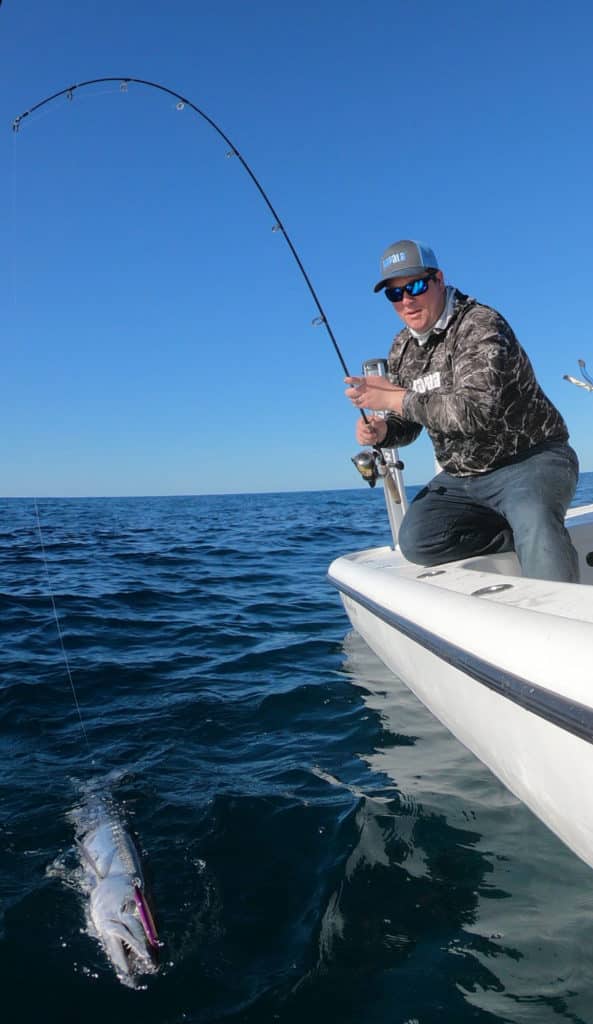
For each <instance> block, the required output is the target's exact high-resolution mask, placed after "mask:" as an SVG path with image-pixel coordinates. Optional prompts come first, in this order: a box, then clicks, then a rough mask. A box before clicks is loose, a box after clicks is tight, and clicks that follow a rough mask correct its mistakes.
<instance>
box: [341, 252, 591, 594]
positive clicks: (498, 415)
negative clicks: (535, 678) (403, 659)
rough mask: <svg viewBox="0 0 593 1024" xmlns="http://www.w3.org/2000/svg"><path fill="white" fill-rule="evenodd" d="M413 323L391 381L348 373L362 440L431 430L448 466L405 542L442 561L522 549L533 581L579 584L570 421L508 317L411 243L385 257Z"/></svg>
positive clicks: (392, 296) (403, 440)
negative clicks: (571, 513) (365, 412)
mask: <svg viewBox="0 0 593 1024" xmlns="http://www.w3.org/2000/svg"><path fill="white" fill-rule="evenodd" d="M380 266H381V278H380V280H379V281H378V282H377V284H376V285H375V288H374V291H375V292H380V291H383V292H384V294H385V296H386V298H387V300H388V302H390V303H391V304H392V306H393V309H394V311H395V313H397V315H398V316H399V317H400V318H401V320H403V322H404V324H405V326H404V328H403V330H401V331H400V332H399V333H398V334H397V335H396V337H395V339H394V342H393V345H392V347H391V350H390V353H389V357H388V364H387V365H388V376H387V377H347V378H346V383H347V384H348V385H349V386H348V388H347V390H346V395H347V397H348V398H350V400H351V401H352V402H353V404H354V405H355V406H356V407H357V408H359V409H369V410H375V411H384V412H385V413H386V415H385V418H383V417H381V416H375V415H371V416H369V417H368V422H365V421H364V420H363V419H362V417H361V418H360V419H359V420H358V422H357V426H356V436H357V439H358V441H359V443H360V444H370V445H375V446H378V447H386V448H395V447H401V446H403V445H406V444H410V442H412V441H414V440H415V439H416V438H417V437H418V435H419V434H420V432H421V430H422V427H426V429H427V431H428V434H429V436H430V438H431V441H432V443H433V445H434V450H435V456H436V459H437V462H438V464H439V466H440V468H441V472H439V473H438V474H437V475H436V476H435V477H434V479H433V480H431V481H430V483H429V484H427V485H426V487H424V488H422V490H421V491H420V492H419V494H418V495H417V496H416V497H415V498H414V500H413V501H412V503H411V504H410V506H409V508H408V511H407V512H406V515H405V516H404V519H403V522H402V525H401V528H400V531H399V547H400V550H401V552H402V554H403V555H404V557H405V558H407V559H408V560H409V561H410V562H415V563H418V564H420V565H428V566H430V565H436V564H439V563H441V562H451V561H455V560H457V559H460V558H468V557H470V556H472V555H488V554H494V553H496V552H501V551H512V550H516V552H517V556H518V558H519V562H520V564H521V568H522V571H523V575H524V576H528V577H532V578H534V579H546V580H559V581H564V582H568V583H576V582H578V576H579V573H578V560H577V553H576V551H575V549H574V547H573V546H572V544H571V541H570V537H569V534H568V531H567V530H566V528H565V526H564V516H565V513H566V510H567V508H568V506H569V504H570V501H571V499H572V497H573V495H574V492H575V489H576V485H577V479H578V459H577V456H576V454H575V452H574V451H573V449H572V448H571V447H570V446H569V445H568V443H567V442H568V430H567V428H566V424H565V422H564V420H563V418H562V416H561V415H560V413H559V412H558V410H557V409H556V408H555V406H554V405H553V404H552V402H550V400H549V399H548V398H547V396H546V395H545V394H544V392H543V391H542V389H541V387H540V386H539V384H538V382H537V380H536V378H535V374H534V372H533V368H532V366H531V363H530V361H529V359H528V357H527V355H526V354H525V352H524V350H523V349H522V348H521V346H520V344H519V342H518V341H517V339H516V337H515V335H514V333H513V331H512V329H511V327H510V326H509V324H508V323H507V322H506V320H505V319H504V318H503V317H502V316H501V315H500V313H497V312H496V310H494V309H492V308H490V307H489V306H484V305H482V304H481V303H479V302H476V300H475V299H472V298H469V297H468V296H467V295H464V294H463V292H460V291H459V290H458V289H457V288H454V287H452V286H451V285H446V284H445V279H444V276H443V272H442V271H441V270H440V269H439V265H438V263H437V259H436V256H435V254H434V252H433V251H432V249H430V248H428V246H426V245H423V244H422V243H420V242H415V241H410V240H409V239H405V240H403V241H400V242H395V244H394V245H390V246H389V248H388V249H386V250H385V252H384V253H383V256H382V258H381V263H380Z"/></svg>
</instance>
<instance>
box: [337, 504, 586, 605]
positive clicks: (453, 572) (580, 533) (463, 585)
mask: <svg viewBox="0 0 593 1024" xmlns="http://www.w3.org/2000/svg"><path fill="white" fill-rule="evenodd" d="M566 525H567V527H568V529H569V530H570V534H571V539H572V541H573V544H574V545H575V547H576V548H577V551H578V554H579V564H580V570H581V583H580V584H576V585H575V584H574V583H557V582H553V581H548V580H534V579H528V578H526V577H523V576H522V574H521V568H520V566H519V562H518V559H517V556H516V555H515V554H514V552H508V553H505V554H500V555H488V556H484V557H476V558H465V559H461V560H459V561H457V562H448V563H447V564H446V565H440V566H435V567H432V568H423V567H422V566H419V565H413V564H412V563H411V562H408V561H406V559H405V558H404V557H403V556H402V554H401V552H400V551H399V549H397V548H396V549H395V550H394V549H393V548H390V547H383V548H370V549H368V550H367V551H357V552H355V553H354V554H350V555H346V556H345V558H346V559H347V560H348V561H350V562H352V563H356V564H357V565H359V566H365V568H368V569H372V570H380V571H381V574H382V578H383V580H385V581H387V579H388V577H390V576H391V574H392V573H393V574H394V575H396V576H397V578H398V579H401V580H409V581H410V582H412V581H414V582H416V581H418V582H420V583H422V584H423V585H424V586H427V587H430V588H436V589H438V590H442V591H450V592H452V593H455V594H459V595H464V596H475V597H479V598H482V599H487V600H489V601H494V602H496V603H497V604H500V605H506V606H510V607H520V608H523V609H526V610H529V611H534V612H541V613H542V614H546V615H550V614H551V615H558V616H561V617H565V618H568V619H572V620H576V621H581V622H593V505H584V506H580V507H577V508H574V509H570V510H569V512H568V515H567V523H566Z"/></svg>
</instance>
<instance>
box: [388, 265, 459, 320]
mask: <svg viewBox="0 0 593 1024" xmlns="http://www.w3.org/2000/svg"><path fill="white" fill-rule="evenodd" d="M425 276H426V275H425V274H414V275H413V276H412V277H392V278H391V280H390V281H389V282H388V287H394V288H403V287H404V285H406V284H408V282H409V281H416V280H417V279H418V278H419V277H425ZM391 305H392V306H393V308H394V310H395V312H396V313H397V315H398V316H399V317H401V319H402V320H403V322H404V323H405V324H406V325H407V326H408V327H411V328H412V329H413V330H414V331H418V333H419V334H424V333H425V332H426V331H429V330H430V328H431V327H432V326H433V325H434V324H436V322H437V320H438V318H439V317H440V315H441V313H442V312H443V308H444V305H445V282H444V280H443V275H442V273H441V271H440V270H438V271H437V273H436V276H435V279H433V280H432V281H429V283H428V288H427V290H426V291H425V292H424V294H423V295H408V293H407V292H404V297H403V299H402V300H401V302H392V304H391Z"/></svg>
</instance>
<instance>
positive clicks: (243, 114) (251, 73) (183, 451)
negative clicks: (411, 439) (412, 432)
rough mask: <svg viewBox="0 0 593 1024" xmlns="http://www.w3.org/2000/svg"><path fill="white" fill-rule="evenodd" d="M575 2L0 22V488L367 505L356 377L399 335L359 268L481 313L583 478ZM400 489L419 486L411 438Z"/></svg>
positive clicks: (44, 10) (585, 202)
mask: <svg viewBox="0 0 593 1024" xmlns="http://www.w3.org/2000/svg"><path fill="white" fill-rule="evenodd" d="M592 38H593V7H592V6H591V4H590V3H589V2H584V0H581V2H573V3H571V4H568V5H565V6H564V7H563V6H562V5H559V4H558V3H551V2H546V0H544V2H532V0H499V2H491V3H484V4H482V3H478V2H476V0H452V2H448V3H438V2H435V0H425V2H423V3H410V2H407V3H401V2H397V0H395V2H392V3H391V4H384V5H376V4H367V3H364V2H362V0H356V2H355V0H340V2H337V0H316V2H315V3H312V2H308V0H304V2H302V3H299V4H284V3H281V2H280V3H279V2H278V0H275V2H271V0H252V2H250V3H247V2H245V0H226V2H225V3H220V2H218V3H213V2H210V0H208V2H204V0H167V3H162V2H158V3H157V2H156V0H142V2H140V0H126V2H125V3H122V2H121V0H101V2H99V0H84V3H81V2H79V0H63V2H61V3H59V2H58V3H52V2H49V0H4V2H3V3H2V5H1V6H0V67H1V73H2V89H1V91H0V108H1V115H2V116H1V117H0V126H3V128H1V130H0V166H1V168H2V184H3V187H2V189H1V191H0V202H1V211H0V245H1V249H0V251H1V254H2V274H1V275H0V302H1V308H2V314H3V321H4V324H3V326H4V330H3V334H4V339H3V373H2V400H1V402H0V439H1V440H0V453H1V454H0V464H1V466H2V483H1V489H0V493H1V494H2V495H4V496H19V495H23V496H27V495H34V494H35V495H95V494H97V495H114V494H176V493H186V494H188V493H190V494H191V493H202V492H225V491H259V490H293V489H294V490H306V489H316V488H334V487H356V486H361V487H364V486H366V485H365V484H363V483H362V482H360V483H359V480H360V478H359V477H358V476H357V474H356V471H355V469H354V467H353V466H352V465H351V463H350V456H351V455H352V454H354V453H355V452H356V450H357V445H356V442H355V440H354V424H355V418H356V414H355V412H354V410H353V409H352V407H351V406H350V404H349V403H348V402H347V401H346V399H345V398H344V397H343V388H344V385H343V383H342V377H343V374H342V370H341V368H340V365H339V363H338V360H337V358H336V355H335V353H334V351H333V349H332V347H331V344H330V341H329V338H328V337H327V335H326V333H325V331H324V329H323V328H322V327H313V326H311V321H312V319H313V317H314V316H315V315H316V313H317V310H316V309H315V307H314V304H313V302H312V300H311V298H310V296H309V293H308V292H307V289H306V286H305V284H304V281H303V280H302V278H301V276H300V273H299V271H298V268H297V266H296V264H295V262H294V260H293V258H292V256H291V255H290V252H289V250H288V248H287V246H286V243H285V241H284V239H283V238H282V235H281V234H278V233H274V232H273V231H272V226H273V224H272V218H271V216H270V214H269V211H268V210H267V208H266V207H265V205H264V203H263V201H262V199H261V197H260V196H259V195H258V193H257V191H256V189H255V187H254V186H253V184H252V182H251V181H250V180H249V178H248V176H247V175H246V173H245V171H244V170H243V169H242V168H241V165H240V164H239V162H238V161H237V160H233V159H226V158H225V152H226V148H227V147H226V146H225V145H224V143H223V142H222V141H221V140H220V139H219V138H218V137H217V135H216V133H215V132H214V131H213V130H212V129H211V128H210V127H209V126H208V125H206V124H205V123H204V122H203V121H202V120H201V119H199V118H198V117H197V116H196V115H195V114H193V113H192V112H191V110H189V109H188V108H186V109H185V110H183V111H178V110H176V105H175V102H174V100H172V99H171V98H170V97H167V96H165V95H163V94H161V93H158V92H156V91H155V90H153V89H147V88H145V87H141V86H133V85H131V86H130V87H129V90H128V92H127V93H122V92H120V89H119V86H118V84H117V83H116V84H115V85H112V86H95V87H89V88H86V89H81V90H78V91H77V92H76V93H75V94H74V97H73V99H72V101H70V102H69V101H68V100H67V99H65V98H62V99H60V100H59V101H56V102H54V103H52V104H49V105H48V106H46V107H45V108H44V109H43V110H42V111H40V112H39V113H38V114H36V115H33V116H31V117H29V118H27V119H26V121H25V122H24V123H23V125H22V127H21V130H20V131H19V132H18V133H16V134H15V133H13V132H12V131H11V123H12V120H13V118H14V117H15V116H16V115H18V114H21V113H23V112H24V111H26V110H28V109H29V108H30V107H31V106H33V105H34V104H35V103H37V102H39V101H40V100H42V99H43V98H45V97H46V96H48V95H50V94H52V93H54V92H57V91H59V90H60V89H63V88H65V87H66V86H68V85H70V84H73V83H77V82H82V81H84V80H87V79H93V78H98V77H104V76H120V75H121V76H123V77H125V76H128V77H136V78H144V79H150V80H152V81H155V82H159V83H161V84H163V85H166V86H168V87H169V88H170V89H172V90H174V91H175V92H179V93H181V94H183V95H185V96H187V97H188V99H190V100H191V101H192V102H194V103H195V104H196V105H197V106H198V107H200V108H201V109H203V110H204V111H205V112H206V113H207V114H208V115H209V116H210V117H211V118H213V119H214V121H216V122H217V123H218V124H219V126H220V127H221V128H222V130H223V131H224V132H225V133H226V134H227V135H228V136H229V137H230V138H231V140H232V142H233V144H234V145H235V147H236V148H237V149H238V150H239V151H240V152H241V154H242V155H243V157H244V158H245V160H246V161H247V162H248V163H249V165H250V166H251V168H252V169H253V171H254V173H255V174H256V175H257V177H258V178H259V179H260V181H261V183H262V185H263V187H264V188H265V189H266V191H267V192H268V194H269V196H270V199H271V201H272V203H273V205H274V206H275V207H276V209H277V211H278V213H279V215H280V217H281V218H282V221H283V223H284V226H285V228H286V230H287V231H288V233H289V235H290V236H291V238H292V240H293V242H294V244H295V246H296V248H297V250H298V252H299V255H300V257H301V259H302V261H303V263H304V265H305V267H306V268H307V271H308V273H309V274H310V277H311V279H312V281H313V285H314V287H315V289H316V291H317V293H318V295H319V297H320V299H321V302H322V304H323V306H324V308H325V311H326V313H327V316H328V319H329V321H330V323H331V325H332V328H333V330H334V332H335V334H336V337H337V339H338V342H339V344H340V346H341V348H342V350H343V353H344V357H345V359H346V362H347V364H348V366H349V367H350V369H351V370H352V371H353V372H358V371H359V367H360V364H361V362H362V360H363V359H365V358H367V357H370V356H382V355H386V353H387V351H388V349H389V345H390V342H391V338H392V336H393V334H394V333H395V331H396V330H397V328H398V323H399V322H398V321H397V319H396V317H395V315H394V313H393V311H392V309H391V307H390V306H389V305H388V303H387V302H386V301H385V299H384V298H383V297H382V296H380V295H379V296H376V295H374V294H373V292H372V285H373V283H374V282H375V280H376V279H377V276H378V274H377V271H378V261H379V256H380V254H381V252H382V250H383V249H384V248H385V247H386V246H387V245H389V244H390V243H391V242H393V241H395V240H396V239H398V238H406V237H411V238H418V239H420V240H422V241H425V242H427V243H428V244H430V245H432V247H433V248H434V249H435V250H436V252H437V255H438V257H439V260H440V263H441V266H442V267H443V269H444V271H445V274H446V277H447V279H448V280H449V281H450V282H451V283H454V284H457V285H458V286H459V287H460V288H462V289H463V290H464V291H467V292H469V293H470V294H472V295H474V296H475V297H476V298H478V299H480V300H481V301H483V302H486V303H488V304H490V305H493V306H495V307H496V308H498V309H499V310H500V311H501V312H502V313H503V314H504V315H505V316H506V317H507V318H508V319H509V321H510V322H511V324H512V326H513V327H514V329H515V331H516V333H517V335H518V337H519V338H520V340H521V342H522V343H523V345H524V346H525V348H526V349H527V351H528V352H529V355H530V356H531V358H532V361H533V364H534V366H535V369H536V372H537V374H538V376H539V379H540V381H541V383H542V385H543V387H544V389H545V391H546V392H547V394H548V395H549V396H550V397H551V398H552V399H553V401H554V402H555V403H556V404H557V405H558V406H559V408H560V409H561V411H562V413H563V414H564V415H565V417H566V419H567V421H568V424H569V428H570V431H571V436H572V441H573V443H574V445H575V447H576V449H577V451H578V453H579V456H580V459H581V468H582V469H584V470H591V469H593V436H592V435H593V432H592V430H591V424H592V423H593V395H589V394H587V393H586V392H585V391H582V390H580V389H577V388H574V387H572V386H571V385H569V384H567V383H566V382H565V381H563V379H562V375H563V374H564V373H566V372H569V373H577V374H578V367H577V359H578V358H579V357H581V358H584V359H586V360H587V362H588V365H589V366H590V367H591V369H593V331H592V329H591V293H592V284H591V270H590V265H591V247H592V223H591V222H592V207H593V193H592V190H591V181H592V179H593V167H592V163H593V160H592V155H593V153H592V151H593V121H592V117H591V113H592V105H593V104H592V101H593V60H592V59H591V39H592ZM402 456H403V457H404V459H405V462H406V480H407V482H408V483H410V484H415V483H421V482H423V481H424V480H425V479H427V478H428V477H429V476H430V475H432V450H431V447H430V445H429V443H428V441H427V439H426V438H423V439H421V440H420V441H418V442H416V444H414V445H413V446H412V447H410V448H408V449H407V450H406V449H404V450H402Z"/></svg>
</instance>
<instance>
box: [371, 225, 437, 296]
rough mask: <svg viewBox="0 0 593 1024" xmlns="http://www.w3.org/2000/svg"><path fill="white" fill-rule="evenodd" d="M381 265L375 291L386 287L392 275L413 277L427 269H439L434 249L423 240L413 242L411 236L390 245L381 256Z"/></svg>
mask: <svg viewBox="0 0 593 1024" xmlns="http://www.w3.org/2000/svg"><path fill="white" fill-rule="evenodd" d="M379 266H380V267H381V280H380V281H377V284H376V285H375V287H374V288H373V291H375V292H380V291H381V289H382V288H385V286H386V285H387V282H388V281H391V279H392V277H413V276H414V275H415V274H424V273H425V272H426V271H427V270H438V269H439V265H438V263H437V258H436V256H435V254H434V252H433V251H432V249H430V248H429V246H428V245H423V243H422V242H413V241H411V239H409V238H404V239H403V240H402V241H401V242H394V243H393V245H390V246H389V248H388V249H386V250H385V252H384V253H383V255H382V256H381V261H380V264H379Z"/></svg>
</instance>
